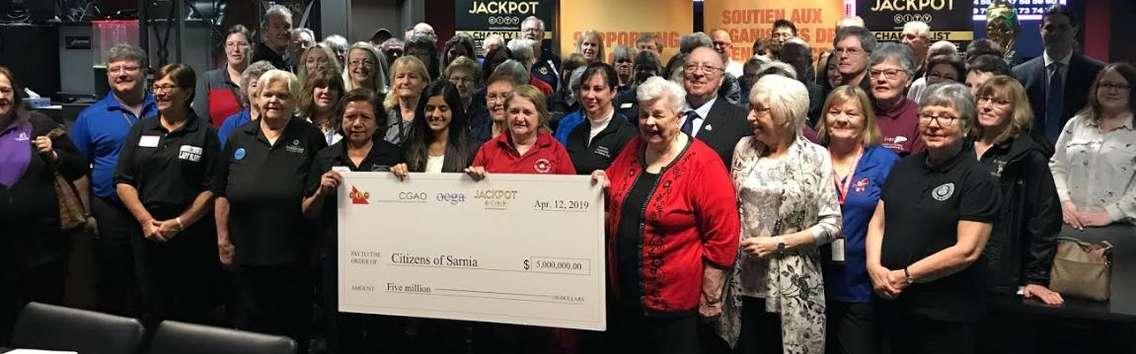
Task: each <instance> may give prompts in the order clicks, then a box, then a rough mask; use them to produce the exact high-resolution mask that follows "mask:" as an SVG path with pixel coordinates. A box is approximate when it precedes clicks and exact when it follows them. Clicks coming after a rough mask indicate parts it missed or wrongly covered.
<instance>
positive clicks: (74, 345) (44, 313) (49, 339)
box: [10, 302, 145, 354]
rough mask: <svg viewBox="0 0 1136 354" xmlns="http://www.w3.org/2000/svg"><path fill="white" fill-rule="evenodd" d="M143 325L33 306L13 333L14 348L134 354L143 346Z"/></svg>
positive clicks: (103, 315)
mask: <svg viewBox="0 0 1136 354" xmlns="http://www.w3.org/2000/svg"><path fill="white" fill-rule="evenodd" d="M144 331H145V330H144V329H143V328H142V323H141V322H138V320H136V319H133V318H127V317H119V316H114V315H108V314H105V313H99V312H93V311H86V310H79V309H73V308H67V307H62V306H55V305H47V304H41V303H37V302H33V303H29V304H28V305H27V306H24V309H23V310H21V311H20V316H19V318H18V319H17V320H16V325H15V327H14V328H13V329H12V341H11V344H10V345H11V346H12V347H14V348H26V349H41V350H57V351H74V352H79V353H83V354H134V353H138V352H139V351H140V349H141V346H142V335H143V333H144Z"/></svg>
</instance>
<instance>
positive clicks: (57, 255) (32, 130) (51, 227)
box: [0, 66, 87, 346]
mask: <svg viewBox="0 0 1136 354" xmlns="http://www.w3.org/2000/svg"><path fill="white" fill-rule="evenodd" d="M20 92H22V91H21V87H20V86H19V85H18V84H17V83H16V79H15V78H14V77H13V76H12V72H11V71H9V70H8V68H6V67H4V66H0V230H3V231H2V232H0V233H2V234H3V236H0V282H2V283H3V284H5V286H6V287H5V288H4V289H3V290H0V346H4V345H7V344H8V338H10V337H11V336H10V333H11V330H12V325H13V324H14V323H15V321H16V313H17V312H18V311H19V310H20V309H21V308H23V306H24V305H25V304H27V303H28V302H31V301H37V302H46V303H53V304H59V303H61V302H62V301H63V288H64V278H65V276H66V274H67V261H66V256H67V234H66V233H64V232H63V230H61V227H60V221H59V204H58V202H57V199H56V198H57V196H56V193H55V185H54V182H55V180H56V173H57V172H58V173H59V175H62V177H63V178H64V179H66V180H69V181H73V180H76V179H78V178H79V177H82V176H83V175H84V174H86V173H87V164H86V163H85V162H83V161H82V159H80V158H79V156H78V154H77V152H76V150H75V146H74V145H72V144H71V139H68V138H67V136H66V135H56V134H50V133H51V132H52V131H56V130H57V129H59V130H58V131H62V130H61V129H62V127H61V126H60V125H59V124H56V123H55V122H54V121H52V120H51V118H48V117H46V116H44V115H42V114H39V113H34V112H28V111H25V110H24V109H23V105H22V103H21V101H20Z"/></svg>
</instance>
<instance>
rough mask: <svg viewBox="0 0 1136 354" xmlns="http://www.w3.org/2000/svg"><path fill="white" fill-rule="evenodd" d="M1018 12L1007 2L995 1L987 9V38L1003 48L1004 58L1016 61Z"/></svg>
mask: <svg viewBox="0 0 1136 354" xmlns="http://www.w3.org/2000/svg"><path fill="white" fill-rule="evenodd" d="M1020 30H1021V25H1020V24H1018V11H1017V10H1014V5H1011V4H1010V2H1009V1H1007V0H994V1H992V2H991V3H990V6H989V7H987V8H986V37H987V38H990V40H992V41H994V42H995V43H998V44H999V45H1001V46H1002V58H1003V59H1005V60H1006V62H1007V63H1009V62H1011V61H1012V60H1013V59H1014V54H1015V53H1014V42H1015V41H1016V40H1017V38H1018V31H1020Z"/></svg>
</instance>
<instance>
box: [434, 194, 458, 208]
mask: <svg viewBox="0 0 1136 354" xmlns="http://www.w3.org/2000/svg"><path fill="white" fill-rule="evenodd" d="M434 199H435V200H437V201H439V202H443V203H450V205H458V204H461V203H465V193H438V194H435V195H434Z"/></svg>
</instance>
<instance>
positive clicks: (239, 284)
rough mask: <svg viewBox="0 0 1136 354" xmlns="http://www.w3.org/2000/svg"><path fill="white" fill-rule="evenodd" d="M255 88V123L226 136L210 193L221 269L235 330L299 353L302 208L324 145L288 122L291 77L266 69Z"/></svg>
mask: <svg viewBox="0 0 1136 354" xmlns="http://www.w3.org/2000/svg"><path fill="white" fill-rule="evenodd" d="M258 86H259V87H260V97H259V99H258V100H257V103H258V104H259V106H260V118H259V119H257V120H255V121H252V122H250V123H248V124H245V125H243V126H241V127H240V128H237V130H236V131H234V132H233V133H232V136H230V137H229V141H228V143H227V144H226V145H225V149H224V152H223V153H222V154H221V158H222V159H223V160H222V162H221V164H220V166H219V171H218V177H217V180H216V182H215V183H213V186H212V189H213V194H214V195H215V196H216V201H215V206H214V212H215V215H216V224H217V248H218V253H219V256H220V260H221V263H222V264H223V265H225V266H227V267H230V268H232V269H233V270H234V271H235V275H236V277H235V284H236V290H237V299H236V303H237V306H236V313H237V321H236V326H237V328H239V329H242V330H248V331H253V332H261V333H272V334H281V335H287V336H290V337H292V338H293V339H295V340H296V342H297V343H299V344H300V348H301V350H300V352H303V351H304V350H305V349H306V345H305V344H306V343H307V337H308V325H309V324H310V323H311V319H310V315H311V279H310V276H309V274H308V273H309V266H308V260H309V259H311V258H310V257H311V254H310V253H309V252H311V251H312V249H313V248H312V247H311V236H312V235H310V234H309V233H308V232H307V231H308V230H309V228H308V226H309V225H308V224H307V223H306V221H305V220H304V215H303V212H302V209H301V203H302V201H303V193H304V185H305V182H306V180H307V177H308V172H309V171H310V170H311V164H312V161H313V160H314V159H315V156H316V153H317V152H318V151H320V150H321V149H323V148H325V147H327V141H326V140H325V139H324V136H323V134H322V133H321V132H320V130H319V129H318V128H316V127H315V126H313V125H312V124H311V123H308V122H307V121H305V120H303V119H299V118H295V117H294V115H295V114H296V108H297V106H298V105H299V103H300V95H301V88H300V82H299V80H298V79H297V78H296V76H295V75H293V74H292V73H290V72H287V71H282V70H271V71H268V72H266V73H264V75H261V77H260V80H259V81H258Z"/></svg>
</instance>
